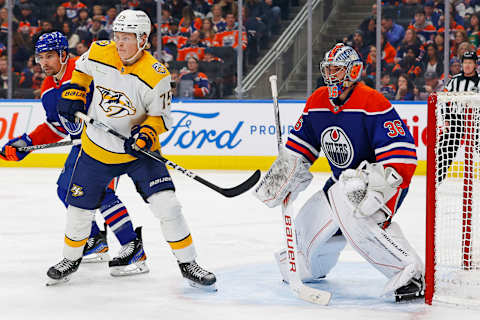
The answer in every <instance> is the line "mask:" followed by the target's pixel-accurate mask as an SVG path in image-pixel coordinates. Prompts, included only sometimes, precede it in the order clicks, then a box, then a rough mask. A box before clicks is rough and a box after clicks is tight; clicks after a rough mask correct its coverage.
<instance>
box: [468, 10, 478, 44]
mask: <svg viewBox="0 0 480 320" xmlns="http://www.w3.org/2000/svg"><path fill="white" fill-rule="evenodd" d="M467 35H468V41H470V43H472V44H473V45H474V46H476V47H478V45H479V44H480V18H479V16H478V15H477V14H473V15H472V16H471V17H470V25H469V26H468V28H467Z"/></svg>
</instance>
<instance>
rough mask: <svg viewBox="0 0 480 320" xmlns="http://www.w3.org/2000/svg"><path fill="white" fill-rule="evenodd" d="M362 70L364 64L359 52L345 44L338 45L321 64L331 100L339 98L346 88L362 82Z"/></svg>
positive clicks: (327, 54) (326, 55)
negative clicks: (359, 81)
mask: <svg viewBox="0 0 480 320" xmlns="http://www.w3.org/2000/svg"><path fill="white" fill-rule="evenodd" d="M362 69H363V62H362V60H361V59H360V56H359V55H358V53H357V51H355V49H353V48H352V47H349V46H346V45H344V44H343V43H337V44H336V45H335V47H333V48H332V49H331V50H330V51H328V52H327V53H326V54H325V57H324V59H323V61H322V62H321V63H320V71H321V72H322V76H323V79H324V80H325V83H326V84H327V86H328V95H329V98H330V99H335V98H337V97H338V96H340V95H341V94H342V92H343V91H345V89H346V88H348V87H350V86H351V85H352V84H353V83H355V82H357V81H358V80H360V78H361V75H362Z"/></svg>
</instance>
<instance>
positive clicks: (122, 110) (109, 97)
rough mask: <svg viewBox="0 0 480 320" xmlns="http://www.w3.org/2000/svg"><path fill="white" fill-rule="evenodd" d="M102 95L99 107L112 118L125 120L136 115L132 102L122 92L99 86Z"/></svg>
mask: <svg viewBox="0 0 480 320" xmlns="http://www.w3.org/2000/svg"><path fill="white" fill-rule="evenodd" d="M97 89H98V91H100V94H101V95H102V100H101V101H100V103H99V105H100V107H101V108H102V110H103V111H105V113H106V114H107V117H110V118H123V117H125V116H129V115H133V114H135V111H136V110H135V107H134V106H133V104H132V101H130V99H129V98H128V97H127V96H126V95H125V94H124V93H122V92H118V91H114V90H111V89H106V88H103V87H100V86H97Z"/></svg>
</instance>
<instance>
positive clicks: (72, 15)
mask: <svg viewBox="0 0 480 320" xmlns="http://www.w3.org/2000/svg"><path fill="white" fill-rule="evenodd" d="M62 6H63V7H65V8H66V9H67V18H68V19H71V20H72V22H76V18H77V16H78V11H79V10H80V9H81V8H86V7H87V6H86V5H85V4H84V3H82V2H80V1H78V0H70V1H68V2H64V3H62Z"/></svg>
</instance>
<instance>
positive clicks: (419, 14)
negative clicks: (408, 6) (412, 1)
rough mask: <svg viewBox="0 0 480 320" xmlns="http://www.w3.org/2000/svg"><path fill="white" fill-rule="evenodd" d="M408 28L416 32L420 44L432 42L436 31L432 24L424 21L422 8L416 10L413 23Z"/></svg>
mask: <svg viewBox="0 0 480 320" xmlns="http://www.w3.org/2000/svg"><path fill="white" fill-rule="evenodd" d="M408 28H409V29H414V30H415V31H416V32H417V36H418V37H419V38H420V41H421V42H422V43H425V42H427V41H429V40H433V37H434V36H435V32H436V31H437V29H436V28H435V27H434V26H433V24H432V22H430V21H427V20H426V18H425V10H424V9H423V7H418V8H417V10H416V11H415V18H414V23H413V24H411V25H409V26H408Z"/></svg>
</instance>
